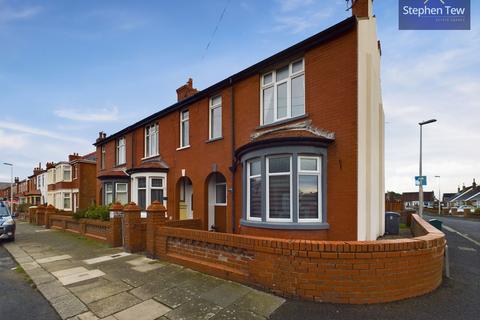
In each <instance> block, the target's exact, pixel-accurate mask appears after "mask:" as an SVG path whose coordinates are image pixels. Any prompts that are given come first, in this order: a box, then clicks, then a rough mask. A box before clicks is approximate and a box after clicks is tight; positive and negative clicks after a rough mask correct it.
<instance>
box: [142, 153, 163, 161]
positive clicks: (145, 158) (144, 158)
mask: <svg viewBox="0 0 480 320" xmlns="http://www.w3.org/2000/svg"><path fill="white" fill-rule="evenodd" d="M159 155H160V154H155V155H153V156H148V157H143V158H141V159H140V160H142V161H143V160H148V159H152V158H155V157H158V156H159Z"/></svg>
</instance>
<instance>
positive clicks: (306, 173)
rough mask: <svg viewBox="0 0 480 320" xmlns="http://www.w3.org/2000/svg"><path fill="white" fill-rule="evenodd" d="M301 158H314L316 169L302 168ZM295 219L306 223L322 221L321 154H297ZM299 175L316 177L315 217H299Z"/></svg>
mask: <svg viewBox="0 0 480 320" xmlns="http://www.w3.org/2000/svg"><path fill="white" fill-rule="evenodd" d="M302 159H315V160H316V161H317V168H316V170H314V171H312V170H302V169H301V165H302ZM297 166H298V168H297V194H296V198H297V221H298V223H308V222H322V211H323V210H322V157H321V156H311V155H302V154H299V155H298V156H297ZM300 176H316V177H317V193H318V194H317V206H318V209H317V218H316V219H313V218H300Z"/></svg>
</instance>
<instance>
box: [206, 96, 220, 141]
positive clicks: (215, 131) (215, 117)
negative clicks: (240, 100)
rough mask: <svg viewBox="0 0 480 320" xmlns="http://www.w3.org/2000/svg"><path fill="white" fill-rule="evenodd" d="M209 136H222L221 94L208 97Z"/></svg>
mask: <svg viewBox="0 0 480 320" xmlns="http://www.w3.org/2000/svg"><path fill="white" fill-rule="evenodd" d="M208 119H209V128H210V129H209V136H208V138H209V139H210V140H212V139H218V138H221V137H222V96H216V97H213V98H210V108H209V118H208Z"/></svg>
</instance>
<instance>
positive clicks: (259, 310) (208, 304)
mask: <svg viewBox="0 0 480 320" xmlns="http://www.w3.org/2000/svg"><path fill="white" fill-rule="evenodd" d="M5 247H6V248H7V250H9V251H10V253H11V254H12V255H13V256H14V258H15V259H16V260H17V262H18V263H20V265H21V266H22V267H23V268H24V269H25V271H26V272H27V273H28V274H29V276H30V277H31V278H32V280H33V281H34V282H35V284H36V285H37V287H38V289H39V290H40V292H41V293H42V294H43V295H44V296H45V298H46V299H48V300H49V301H50V303H51V304H52V305H53V307H54V308H55V309H56V310H57V312H58V313H59V315H60V316H61V317H62V318H63V319H67V318H75V319H99V318H100V319H109V320H112V319H120V320H121V319H135V320H142V319H152V320H153V319H265V318H268V317H269V316H270V314H271V313H272V312H274V311H275V310H276V309H277V308H278V307H279V306H280V305H282V304H283V302H284V299H282V298H279V297H276V296H273V295H271V294H267V293H264V292H262V291H258V290H255V289H252V288H250V287H246V286H243V285H240V284H237V283H234V282H231V281H226V280H222V279H219V278H215V277H211V276H208V275H205V274H202V273H199V272H196V271H193V270H190V269H187V268H184V267H181V266H179V265H175V264H172V263H168V262H165V261H159V260H151V259H148V258H146V257H144V256H142V255H137V254H132V255H130V254H127V253H124V252H123V251H122V250H120V249H116V248H115V249H114V248H109V247H108V246H106V245H104V244H102V243H99V242H96V241H92V240H88V239H85V238H84V237H81V236H78V235H75V234H71V233H68V232H62V231H55V230H45V229H44V228H43V227H37V226H31V225H29V224H27V223H22V222H20V223H18V225H17V240H16V241H15V243H9V244H5Z"/></svg>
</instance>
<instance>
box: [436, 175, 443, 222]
mask: <svg viewBox="0 0 480 320" xmlns="http://www.w3.org/2000/svg"><path fill="white" fill-rule="evenodd" d="M435 178H438V215H440V214H441V213H442V201H441V200H440V199H441V195H440V176H435Z"/></svg>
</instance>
